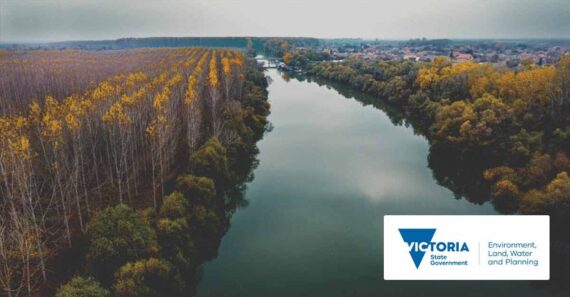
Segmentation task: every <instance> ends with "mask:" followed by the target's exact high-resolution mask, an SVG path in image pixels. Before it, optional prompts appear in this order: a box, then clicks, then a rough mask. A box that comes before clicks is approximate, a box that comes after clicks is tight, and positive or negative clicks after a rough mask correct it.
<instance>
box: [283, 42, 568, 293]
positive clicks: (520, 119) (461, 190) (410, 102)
mask: <svg viewBox="0 0 570 297" xmlns="http://www.w3.org/2000/svg"><path fill="white" fill-rule="evenodd" d="M309 51H310V50H302V51H296V53H295V54H287V53H285V56H284V58H288V59H290V60H289V63H291V64H293V65H295V67H297V69H302V70H303V72H304V74H299V73H292V74H291V76H292V77H294V78H298V79H300V80H305V79H306V80H309V81H314V82H316V83H317V84H319V85H325V86H327V87H332V88H334V89H335V90H337V91H338V92H339V93H341V94H343V95H344V96H346V97H348V98H355V99H356V100H358V101H360V102H363V103H364V104H366V105H368V104H370V105H373V106H374V107H376V108H378V109H381V110H383V111H385V112H386V114H387V115H388V116H389V117H390V119H391V120H392V122H393V123H394V124H395V125H406V126H408V125H410V126H411V127H412V128H413V129H414V132H415V133H416V134H419V135H423V136H424V137H425V138H426V139H427V141H428V143H429V145H430V148H429V155H428V166H429V168H431V170H432V172H433V176H434V179H435V180H436V181H437V182H438V183H439V184H440V185H442V186H444V187H446V188H448V189H450V190H451V191H452V192H453V193H454V195H455V196H456V198H457V199H461V198H464V199H466V200H467V201H469V202H471V203H475V204H482V203H485V202H490V203H492V204H493V206H494V207H495V209H496V210H497V211H498V212H500V213H503V214H515V213H517V214H528V215H534V214H547V215H550V217H551V238H552V242H551V259H552V261H551V270H552V271H551V280H550V281H549V282H535V285H536V286H537V287H542V288H544V289H546V290H549V291H552V292H559V291H560V290H565V289H567V288H568V281H567V280H568V279H569V276H570V270H569V269H568V267H570V256H569V255H570V235H569V233H568V230H567V226H568V224H569V223H570V178H569V177H568V174H569V173H570V162H569V158H570V155H569V153H568V152H570V137H569V135H570V107H569V106H568V103H569V102H568V100H570V93H569V92H570V56H563V57H561V59H560V61H559V63H557V64H556V65H553V66H544V67H539V66H537V65H533V64H529V65H527V66H526V67H524V68H523V69H520V70H518V71H512V70H507V69H498V68H493V67H492V66H490V65H488V64H477V63H473V62H462V63H452V62H451V61H450V60H449V59H447V58H445V57H440V58H437V59H436V60H435V61H433V62H425V63H423V62H422V63H418V62H411V61H367V60H363V59H360V58H349V59H346V60H344V61H326V60H324V61H323V60H316V61H312V60H311V59H307V56H314V55H307V54H305V53H306V52H309ZM295 57H304V58H302V59H301V60H298V59H297V60H296V59H295ZM284 60H285V59H284ZM284 75H289V74H288V73H285V74H284Z"/></svg>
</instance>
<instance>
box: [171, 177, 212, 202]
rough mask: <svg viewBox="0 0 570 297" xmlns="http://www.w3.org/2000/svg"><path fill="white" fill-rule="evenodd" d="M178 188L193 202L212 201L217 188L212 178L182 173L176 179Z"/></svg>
mask: <svg viewBox="0 0 570 297" xmlns="http://www.w3.org/2000/svg"><path fill="white" fill-rule="evenodd" d="M176 189H177V190H178V191H180V192H181V193H182V194H184V196H185V197H186V199H188V201H191V202H193V203H195V202H200V203H211V201H212V200H213V199H214V197H215V196H216V188H215V185H214V181H213V180H212V179H211V178H208V177H203V176H195V175H189V174H188V175H181V176H179V177H178V178H177V179H176Z"/></svg>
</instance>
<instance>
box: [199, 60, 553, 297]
mask: <svg viewBox="0 0 570 297" xmlns="http://www.w3.org/2000/svg"><path fill="white" fill-rule="evenodd" d="M267 75H268V76H270V77H271V79H272V81H273V82H272V83H271V84H270V86H269V100H270V102H271V115H270V117H269V120H270V121H271V123H272V125H273V127H274V128H273V130H272V131H271V132H269V133H267V134H266V135H265V137H264V139H263V140H262V141H260V142H259V143H258V147H259V150H260V154H259V156H258V159H259V161H260V165H259V167H258V168H257V169H256V170H255V179H254V180H253V182H252V183H251V184H249V186H248V190H247V194H246V199H247V200H248V202H249V205H248V206H247V207H246V208H243V209H240V210H238V211H237V212H236V213H235V214H234V216H233V218H232V221H231V228H230V229H229V231H228V233H227V234H226V235H225V237H224V238H223V240H222V243H221V246H220V249H219V251H218V257H217V258H216V259H215V260H213V261H211V262H210V263H208V264H206V265H205V267H204V274H203V279H202V280H201V282H200V284H199V287H198V296H200V297H210V296H212V297H213V296H217V297H220V296H247V297H255V296H263V297H268V296H287V297H292V296H311V297H319V296H323V297H334V296H541V295H542V291H538V290H536V289H534V287H533V286H531V284H530V283H529V282H477V281H453V282H449V281H448V282H444V281H435V282H434V281H432V282H412V281H384V279H383V275H382V270H383V263H382V262H383V261H382V257H383V253H382V246H383V242H382V236H383V234H382V228H383V226H382V220H383V216H384V215H387V214H495V213H496V212H495V211H494V210H493V207H492V206H491V205H489V204H488V203H487V204H483V205H476V204H472V203H469V202H467V201H465V200H463V199H456V198H455V197H454V195H453V194H452V192H451V191H450V190H448V189H446V188H445V187H442V186H440V185H438V184H437V183H436V182H435V180H434V178H433V177H432V171H431V169H430V168H428V162H427V156H428V152H429V151H428V150H429V146H428V143H427V141H426V140H425V139H424V138H423V137H422V136H419V135H415V134H414V132H413V129H412V128H409V127H406V126H405V125H401V126H397V125H394V124H393V123H392V121H391V120H390V118H389V117H388V116H387V114H386V113H384V112H383V111H382V110H379V109H376V108H374V107H372V106H370V105H368V106H364V105H363V104H362V103H360V102H359V101H358V100H356V99H354V98H347V97H345V96H343V95H341V94H339V93H338V92H337V91H336V90H335V89H333V88H330V87H327V86H319V85H318V84H316V83H314V82H307V81H299V80H296V79H284V78H283V77H282V76H281V74H280V73H278V72H277V71H276V70H268V71H267Z"/></svg>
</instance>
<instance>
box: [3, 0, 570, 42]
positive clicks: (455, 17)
mask: <svg viewBox="0 0 570 297" xmlns="http://www.w3.org/2000/svg"><path fill="white" fill-rule="evenodd" d="M246 35H247V36H310V37H364V38H381V39H408V38H416V37H427V38H561V37H562V38H570V0H478V1H477V0H342V1H340V0H303V1H301V0H114V1H111V0H0V41H1V42H10V41H55V40H83V39H115V38H120V37H148V36H246Z"/></svg>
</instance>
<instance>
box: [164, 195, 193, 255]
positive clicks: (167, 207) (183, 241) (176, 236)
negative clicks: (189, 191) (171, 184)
mask: <svg viewBox="0 0 570 297" xmlns="http://www.w3.org/2000/svg"><path fill="white" fill-rule="evenodd" d="M189 216H190V210H189V206H188V201H187V199H186V198H185V197H184V195H182V193H180V192H174V193H172V194H170V195H168V196H166V197H165V198H164V200H163V203H162V206H161V207H160V211H159V214H158V218H157V222H156V229H157V231H156V233H157V236H158V242H159V243H160V247H161V254H162V256H163V257H164V258H166V259H169V260H170V261H171V262H172V263H176V264H177V265H181V266H186V265H188V264H189V263H190V259H189V254H190V253H191V252H192V250H193V248H194V244H193V242H192V236H191V232H190V227H189V222H188V218H189Z"/></svg>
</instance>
